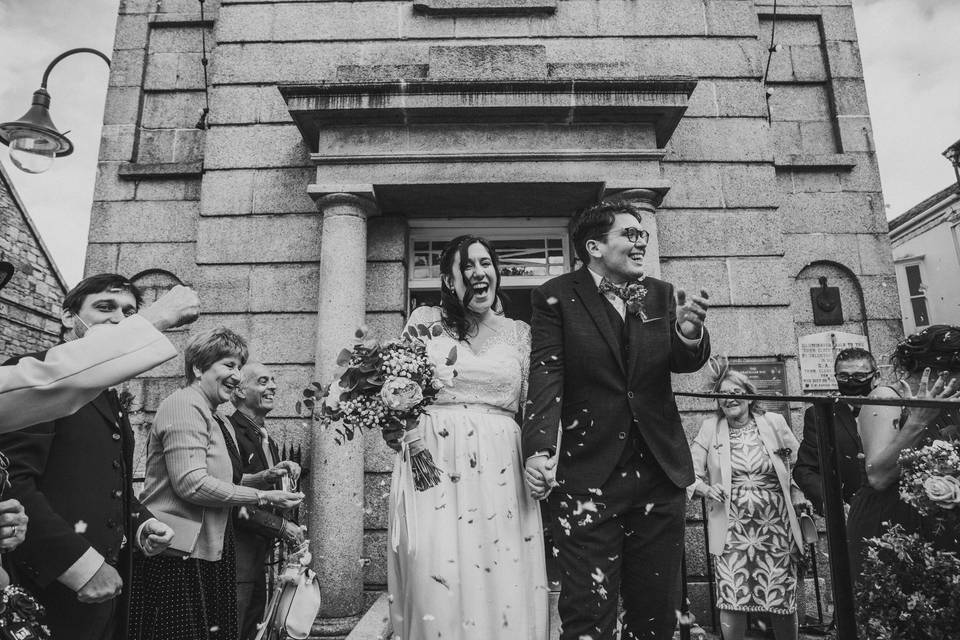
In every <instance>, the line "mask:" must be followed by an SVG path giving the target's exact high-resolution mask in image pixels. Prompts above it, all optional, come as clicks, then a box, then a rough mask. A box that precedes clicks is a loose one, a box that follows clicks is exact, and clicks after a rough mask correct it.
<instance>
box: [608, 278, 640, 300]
mask: <svg viewBox="0 0 960 640" xmlns="http://www.w3.org/2000/svg"><path fill="white" fill-rule="evenodd" d="M636 282H637V281H636V280H634V281H632V282H624V283H623V284H614V283H612V282H610V281H609V280H607V279H606V278H603V279H602V280H601V281H600V287H599V289H600V293H601V294H603V295H606V294H608V293H612V294H613V295H615V296H617V297H618V298H620V299H621V300H623V301H624V302H626V300H627V298H629V297H630V292H629V291H627V288H628V287H629V286H630V285H631V284H634V283H636Z"/></svg>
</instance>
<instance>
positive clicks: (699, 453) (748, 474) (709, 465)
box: [687, 360, 810, 640]
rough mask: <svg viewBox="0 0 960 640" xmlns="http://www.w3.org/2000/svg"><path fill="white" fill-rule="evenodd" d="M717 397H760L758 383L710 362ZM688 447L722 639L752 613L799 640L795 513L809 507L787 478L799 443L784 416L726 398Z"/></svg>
mask: <svg viewBox="0 0 960 640" xmlns="http://www.w3.org/2000/svg"><path fill="white" fill-rule="evenodd" d="M710 364H711V369H712V372H713V375H712V380H711V383H712V385H713V390H714V391H716V392H718V393H729V394H737V395H741V394H755V393H756V392H757V390H756V387H754V385H753V383H752V382H750V380H749V379H748V378H747V377H746V376H744V375H743V374H742V373H739V372H737V371H733V370H731V369H730V368H729V366H727V365H726V363H724V362H722V361H718V360H712V361H711V363H710ZM718 405H719V407H718V409H717V412H716V415H714V416H711V417H709V418H707V419H706V420H704V422H703V425H702V426H701V427H700V433H698V434H697V437H696V438H695V439H694V441H693V443H692V444H691V446H690V450H691V453H692V455H693V468H694V471H695V473H696V475H697V481H696V482H695V483H694V484H692V485H691V486H690V487H688V488H687V493H688V495H690V496H691V497H693V496H699V497H703V498H706V499H707V522H708V532H709V537H710V539H709V547H710V553H711V554H713V556H714V562H715V568H716V572H717V608H718V609H720V624H721V629H722V632H723V638H724V640H742V638H743V637H744V634H745V632H746V626H747V614H748V613H756V612H764V613H768V614H770V618H771V621H772V622H773V630H774V634H775V636H776V638H777V640H796V638H797V595H796V589H797V567H798V562H799V559H800V557H801V555H802V554H803V542H802V537H801V533H800V524H799V522H798V520H797V513H798V511H803V510H809V508H810V506H809V503H808V502H807V501H806V499H805V498H804V497H803V493H802V492H801V491H800V489H799V488H798V487H797V486H796V485H794V484H792V482H791V480H790V464H792V463H793V462H796V456H797V449H798V447H799V443H798V442H797V438H796V436H794V435H793V432H792V431H790V427H789V426H787V423H786V420H784V418H783V416H781V415H779V414H776V413H770V412H764V411H763V410H761V409H759V408H758V407H756V406H755V403H754V401H747V400H738V399H735V398H732V399H724V400H720V401H719V402H718Z"/></svg>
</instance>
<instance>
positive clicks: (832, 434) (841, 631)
mask: <svg viewBox="0 0 960 640" xmlns="http://www.w3.org/2000/svg"><path fill="white" fill-rule="evenodd" d="M674 395H675V396H679V397H686V398H704V399H708V400H723V399H728V398H732V399H737V400H760V401H767V402H781V403H782V402H791V403H792V402H796V403H802V404H810V405H813V409H814V417H815V419H816V425H817V436H818V437H817V444H818V447H817V454H818V458H819V463H820V481H821V483H822V488H823V500H824V511H823V515H824V518H825V520H826V525H827V543H828V548H829V551H830V577H831V580H832V592H833V605H834V606H833V616H834V618H833V619H834V624H835V626H836V632H837V635H836V638H837V640H857V639H858V636H857V621H856V602H855V600H854V592H853V577H852V576H851V572H850V556H849V552H848V549H847V523H846V517H845V516H844V510H843V497H842V492H841V489H842V485H841V481H840V453H839V450H838V448H837V435H836V422H835V412H834V407H835V406H836V405H837V404H839V403H841V402H843V403H846V404H849V405H853V406H858V407H861V406H864V405H872V406H888V407H889V406H893V407H901V408H907V407H932V408H940V409H956V408H958V407H960V403H958V402H956V401H950V400H916V399H906V398H896V399H894V398H889V399H887V398H867V397H863V396H785V395H764V394H749V393H748V394H730V393H694V392H680V391H677V392H675V393H674ZM705 533H706V531H705ZM707 556H708V562H709V553H708V554H707ZM708 573H709V571H708ZM684 582H686V575H684ZM709 588H710V589H711V591H712V589H713V581H712V580H710V585H709ZM710 599H711V602H710V604H711V609H715V608H716V606H715V603H714V601H713V600H714V598H713V595H712V593H711V597H710ZM684 606H686V604H685V605H684ZM680 637H681V638H682V640H689V638H690V628H689V626H687V628H686V629H684V628H683V626H681V629H680Z"/></svg>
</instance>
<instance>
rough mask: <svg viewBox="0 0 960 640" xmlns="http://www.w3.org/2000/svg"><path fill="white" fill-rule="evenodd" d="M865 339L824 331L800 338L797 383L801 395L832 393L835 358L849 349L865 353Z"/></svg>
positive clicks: (834, 383) (834, 381) (835, 387)
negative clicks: (862, 350) (821, 392)
mask: <svg viewBox="0 0 960 640" xmlns="http://www.w3.org/2000/svg"><path fill="white" fill-rule="evenodd" d="M867 344H868V343H867V337H866V336H862V335H860V334H857V333H845V332H843V331H824V332H823V333H814V334H811V335H809V336H801V337H800V340H799V349H798V353H799V354H800V380H801V383H802V385H803V390H804V391H836V390H837V381H836V379H834V377H833V361H834V360H836V358H837V354H838V353H840V352H841V351H843V350H844V349H848V348H850V347H860V348H861V349H868V346H867Z"/></svg>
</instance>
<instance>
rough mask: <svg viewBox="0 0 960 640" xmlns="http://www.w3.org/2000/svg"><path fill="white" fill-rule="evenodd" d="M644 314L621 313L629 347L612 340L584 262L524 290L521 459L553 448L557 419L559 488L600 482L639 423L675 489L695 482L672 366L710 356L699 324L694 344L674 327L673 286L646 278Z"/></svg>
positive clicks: (580, 488) (685, 368)
mask: <svg viewBox="0 0 960 640" xmlns="http://www.w3.org/2000/svg"><path fill="white" fill-rule="evenodd" d="M644 284H645V286H646V289H647V294H646V297H645V298H644V300H643V307H644V311H645V313H646V315H647V318H648V319H647V320H646V321H642V320H641V319H640V318H638V317H636V316H634V315H632V314H630V313H627V317H626V320H625V322H626V327H625V332H626V333H627V334H628V335H629V348H628V349H627V350H626V353H625V354H624V352H623V351H622V350H621V346H620V341H619V340H618V338H617V334H616V331H617V329H615V328H614V326H613V324H612V323H611V319H610V317H609V316H608V314H607V311H606V309H605V308H604V306H603V305H605V304H607V303H606V301H605V299H604V298H603V296H602V295H601V294H600V292H599V291H597V286H596V283H595V282H594V280H593V277H592V276H591V274H590V272H589V271H588V269H587V268H586V267H584V268H582V269H579V270H577V271H574V272H572V273H567V274H564V275H562V276H558V277H556V278H554V279H552V280H550V281H549V282H547V283H545V284H543V285H542V286H540V287H538V288H536V289H534V291H533V293H532V294H531V302H532V305H533V320H532V322H531V331H532V336H531V337H532V351H531V355H530V363H531V364H530V379H529V392H528V400H527V412H526V419H525V421H524V425H523V455H524V458H526V457H528V456H530V455H532V454H534V453H536V452H538V451H544V450H545V451H551V452H552V451H553V450H554V449H555V446H556V442H557V433H558V429H559V428H560V425H561V424H562V425H563V428H564V431H563V443H562V444H561V452H560V457H559V463H558V466H557V481H558V482H560V483H561V485H562V486H563V487H564V489H565V490H567V491H574V492H585V491H586V490H588V489H591V488H599V487H600V486H601V485H602V484H603V483H604V482H605V481H606V479H607V478H608V477H609V476H610V474H611V473H612V472H613V469H614V468H615V466H616V464H617V462H618V461H619V460H620V458H621V456H622V454H623V451H624V447H625V446H626V443H627V440H628V435H629V432H630V430H631V429H634V428H636V429H638V430H639V433H640V435H641V436H642V437H643V439H644V441H645V442H646V444H647V446H648V447H649V449H650V451H651V453H652V454H653V456H654V458H655V459H656V461H657V463H658V464H659V465H660V467H661V468H662V469H663V470H664V472H665V473H666V474H667V476H668V477H669V478H670V480H671V481H673V482H674V484H676V486H678V487H686V486H687V485H689V484H690V483H691V482H693V466H692V463H691V459H690V449H689V447H688V446H687V439H686V436H685V435H684V431H683V425H682V424H681V421H680V412H679V411H678V410H677V403H676V401H675V400H674V396H673V389H672V387H671V382H670V373H671V372H675V373H689V372H692V371H696V370H697V369H699V368H700V367H702V366H703V364H704V363H705V362H706V361H707V358H708V357H709V356H710V337H709V334H708V333H707V330H706V328H704V330H703V337H702V340H701V341H700V344H699V346H698V347H695V348H691V347H689V346H687V345H686V344H685V343H684V342H683V341H682V340H681V339H680V336H679V335H678V334H677V330H676V306H675V303H674V295H673V285H671V284H669V283H667V282H664V281H662V280H658V279H656V278H649V277H648V278H646V279H645V280H644Z"/></svg>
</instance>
